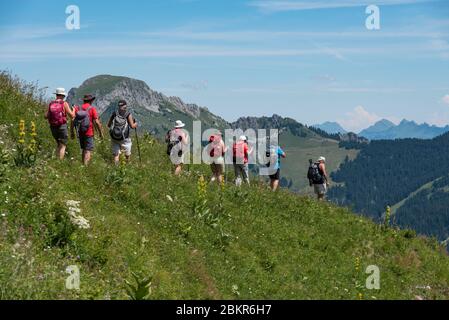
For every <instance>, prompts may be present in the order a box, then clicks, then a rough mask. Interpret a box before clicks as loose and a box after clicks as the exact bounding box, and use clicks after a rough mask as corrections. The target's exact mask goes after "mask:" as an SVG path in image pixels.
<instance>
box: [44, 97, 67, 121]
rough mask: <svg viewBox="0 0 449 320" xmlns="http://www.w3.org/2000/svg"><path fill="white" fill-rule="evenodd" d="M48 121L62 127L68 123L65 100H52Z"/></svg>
mask: <svg viewBox="0 0 449 320" xmlns="http://www.w3.org/2000/svg"><path fill="white" fill-rule="evenodd" d="M48 122H49V123H50V125H51V126H52V127H60V126H62V125H63V124H66V123H67V118H66V115H65V111H64V100H61V99H59V100H55V101H52V102H51V103H50V105H49V107H48Z"/></svg>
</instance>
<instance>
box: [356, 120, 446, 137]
mask: <svg viewBox="0 0 449 320" xmlns="http://www.w3.org/2000/svg"><path fill="white" fill-rule="evenodd" d="M448 131H449V126H445V127H437V126H431V125H429V124H427V123H423V124H417V123H416V122H415V121H407V120H402V121H401V123H399V124H398V125H395V124H394V123H393V122H391V121H388V120H385V119H383V120H380V121H378V122H376V123H375V124H374V125H372V126H371V127H369V128H367V129H365V130H363V131H361V132H360V133H359V135H361V136H363V137H365V138H368V139H370V140H380V139H384V140H394V139H405V138H418V139H432V138H435V137H437V136H439V135H442V134H443V133H446V132H448Z"/></svg>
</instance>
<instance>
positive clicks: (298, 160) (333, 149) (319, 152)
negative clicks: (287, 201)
mask: <svg viewBox="0 0 449 320" xmlns="http://www.w3.org/2000/svg"><path fill="white" fill-rule="evenodd" d="M281 145H283V146H285V152H286V153H287V158H286V159H285V160H284V161H283V163H284V164H283V170H282V175H283V176H285V177H287V178H291V179H292V180H293V182H294V183H293V187H292V189H293V190H295V191H299V192H300V193H302V194H310V193H312V192H313V190H312V188H310V187H309V185H308V181H307V178H306V177H307V170H308V168H309V159H313V160H316V159H318V157H320V156H324V157H326V159H327V170H328V173H329V174H330V173H331V172H332V171H335V170H337V169H338V167H339V166H340V164H341V163H342V162H343V161H344V159H345V158H346V156H348V157H349V159H354V158H355V157H356V156H357V154H358V151H357V150H346V149H344V148H339V146H338V141H334V140H330V139H323V138H321V137H320V138H319V139H316V138H313V137H306V138H300V137H294V136H292V135H291V134H288V135H285V136H281Z"/></svg>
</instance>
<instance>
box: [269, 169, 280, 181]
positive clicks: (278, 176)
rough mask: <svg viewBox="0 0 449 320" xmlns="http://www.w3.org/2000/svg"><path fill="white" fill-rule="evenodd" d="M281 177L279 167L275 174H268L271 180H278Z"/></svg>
mask: <svg viewBox="0 0 449 320" xmlns="http://www.w3.org/2000/svg"><path fill="white" fill-rule="evenodd" d="M280 177H281V169H277V170H276V173H275V174H272V175H270V179H271V180H279V179H280Z"/></svg>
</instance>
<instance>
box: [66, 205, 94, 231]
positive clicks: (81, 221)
mask: <svg viewBox="0 0 449 320" xmlns="http://www.w3.org/2000/svg"><path fill="white" fill-rule="evenodd" d="M66 205H67V206H68V208H69V210H68V215H69V217H70V221H71V222H72V223H73V224H74V225H76V226H78V227H79V228H80V229H89V228H90V224H89V221H88V220H87V219H86V218H84V217H82V216H81V215H79V213H81V209H80V208H79V205H80V202H79V201H75V200H68V201H66Z"/></svg>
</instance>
